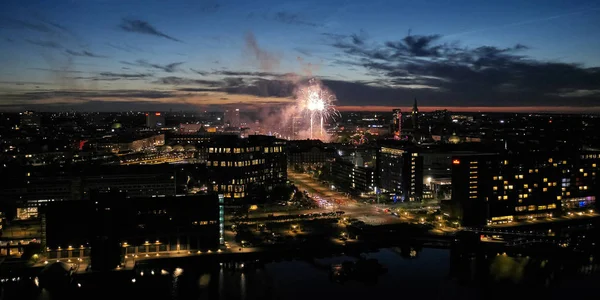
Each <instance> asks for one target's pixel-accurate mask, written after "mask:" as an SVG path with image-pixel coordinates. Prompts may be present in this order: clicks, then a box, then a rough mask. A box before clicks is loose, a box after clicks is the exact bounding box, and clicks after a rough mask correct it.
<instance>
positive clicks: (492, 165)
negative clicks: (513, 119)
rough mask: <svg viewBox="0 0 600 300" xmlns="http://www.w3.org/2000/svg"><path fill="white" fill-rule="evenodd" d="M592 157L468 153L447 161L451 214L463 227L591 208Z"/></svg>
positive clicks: (594, 159) (594, 188)
mask: <svg viewBox="0 0 600 300" xmlns="http://www.w3.org/2000/svg"><path fill="white" fill-rule="evenodd" d="M598 159H599V158H598V153H591V152H585V153H576V154H573V153H539V152H534V153H530V154H528V155H527V154H523V153H521V154H519V155H510V154H506V155H502V154H474V155H468V156H460V157H455V158H453V161H452V164H453V167H452V200H451V202H452V204H451V206H452V209H451V215H453V216H456V217H457V218H459V219H460V220H461V222H462V224H463V225H464V226H484V225H493V224H502V223H510V222H513V221H524V220H534V219H541V220H544V219H548V218H552V217H555V216H560V215H561V214H563V213H566V212H568V211H570V210H576V211H581V210H586V211H587V210H589V209H592V208H593V206H594V203H595V200H596V198H597V197H598V195H597V194H598V188H597V183H598V182H597V175H596V174H597V173H596V172H597V171H598V167H597V166H598V165H599V164H600V161H598Z"/></svg>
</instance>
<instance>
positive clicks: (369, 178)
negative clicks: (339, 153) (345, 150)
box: [331, 158, 375, 195]
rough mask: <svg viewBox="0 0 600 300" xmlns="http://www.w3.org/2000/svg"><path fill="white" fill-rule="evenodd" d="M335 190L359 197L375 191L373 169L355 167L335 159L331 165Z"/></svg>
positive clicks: (360, 166)
mask: <svg viewBox="0 0 600 300" xmlns="http://www.w3.org/2000/svg"><path fill="white" fill-rule="evenodd" d="M331 173H332V174H333V182H334V184H335V186H334V187H335V188H336V189H340V190H342V191H345V192H349V193H351V194H355V195H360V194H366V193H373V192H374V191H375V169H374V168H372V167H365V166H363V165H357V164H355V163H352V162H349V161H347V160H344V159H340V158H338V159H336V160H335V162H334V163H333V164H332V165H331Z"/></svg>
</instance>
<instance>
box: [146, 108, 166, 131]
mask: <svg viewBox="0 0 600 300" xmlns="http://www.w3.org/2000/svg"><path fill="white" fill-rule="evenodd" d="M164 126H165V116H164V115H163V114H162V113H160V112H155V113H147V114H146V127H149V128H162V127H164Z"/></svg>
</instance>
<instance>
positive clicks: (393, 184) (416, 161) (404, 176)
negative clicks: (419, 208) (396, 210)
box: [377, 146, 423, 202]
mask: <svg viewBox="0 0 600 300" xmlns="http://www.w3.org/2000/svg"><path fill="white" fill-rule="evenodd" d="M377 184H378V186H377V187H378V193H381V194H384V195H387V196H388V197H389V198H390V199H395V201H402V202H403V201H420V200H421V199H422V198H423V157H422V156H420V155H419V153H418V152H416V151H413V150H408V149H405V148H403V147H401V146H399V147H394V146H387V147H381V148H380V149H379V151H378V152H377ZM398 198H400V199H398Z"/></svg>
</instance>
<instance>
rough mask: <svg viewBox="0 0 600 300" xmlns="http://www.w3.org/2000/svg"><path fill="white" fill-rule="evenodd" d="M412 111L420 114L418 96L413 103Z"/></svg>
mask: <svg viewBox="0 0 600 300" xmlns="http://www.w3.org/2000/svg"><path fill="white" fill-rule="evenodd" d="M412 113H413V114H418V113H419V108H418V107H417V98H415V103H414V104H413V109H412Z"/></svg>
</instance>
